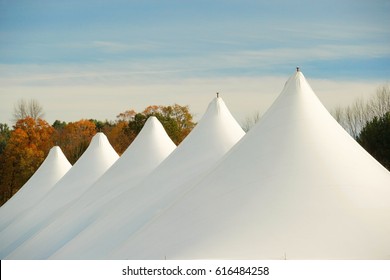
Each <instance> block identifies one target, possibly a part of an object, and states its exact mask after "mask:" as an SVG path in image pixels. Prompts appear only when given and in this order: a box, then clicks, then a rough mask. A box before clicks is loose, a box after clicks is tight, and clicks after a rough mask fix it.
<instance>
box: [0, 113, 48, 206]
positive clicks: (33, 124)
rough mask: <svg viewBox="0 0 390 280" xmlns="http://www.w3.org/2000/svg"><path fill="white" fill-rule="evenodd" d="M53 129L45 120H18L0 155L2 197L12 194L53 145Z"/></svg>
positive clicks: (28, 118)
mask: <svg viewBox="0 0 390 280" xmlns="http://www.w3.org/2000/svg"><path fill="white" fill-rule="evenodd" d="M54 132H55V130H54V128H53V127H52V126H50V125H49V124H48V123H47V122H46V121H44V120H41V119H37V120H35V119H33V118H31V117H27V118H24V119H21V120H18V121H17V123H16V124H15V126H14V130H13V131H12V132H11V137H10V139H9V141H8V143H7V146H6V147H5V149H4V152H3V154H2V155H1V159H0V162H1V166H2V168H1V170H0V172H1V174H0V175H1V176H0V177H1V182H0V187H1V189H2V192H3V200H4V199H6V198H7V196H9V197H11V196H12V195H13V194H14V193H15V192H16V191H18V190H19V188H21V187H22V186H23V185H24V183H25V182H26V181H27V180H28V179H29V178H30V177H31V176H32V175H33V174H34V172H35V171H36V170H37V169H38V167H39V166H40V165H41V163H42V162H43V160H44V159H45V158H46V156H47V154H48V152H49V150H50V148H51V147H52V146H53V135H54Z"/></svg>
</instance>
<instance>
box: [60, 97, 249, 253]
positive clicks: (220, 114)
mask: <svg viewBox="0 0 390 280" xmlns="http://www.w3.org/2000/svg"><path fill="white" fill-rule="evenodd" d="M243 135H244V131H243V130H242V129H241V127H240V126H239V124H238V123H237V122H236V120H235V119H234V118H233V117H232V115H231V114H230V112H229V110H228V109H227V107H226V105H225V103H224V102H223V100H222V98H220V97H219V98H214V99H213V100H212V101H211V103H210V104H209V106H208V108H207V111H206V113H205V114H204V116H203V117H202V119H201V120H200V121H199V123H198V124H197V126H196V127H195V128H194V129H193V131H192V132H191V133H190V134H189V135H188V136H187V137H186V139H185V140H184V141H183V142H182V143H181V144H180V145H179V146H178V147H177V148H176V150H175V151H174V152H173V153H172V154H171V155H170V156H169V157H168V158H167V159H166V160H165V161H164V162H162V163H161V165H159V166H158V167H157V168H156V169H155V170H154V171H153V172H152V173H151V174H150V175H149V176H148V177H147V178H146V179H145V180H144V181H143V182H141V183H140V184H139V185H137V186H136V187H133V188H131V189H129V190H128V191H126V192H125V193H123V194H122V196H121V197H119V198H118V199H116V200H114V201H112V202H111V203H109V204H107V205H106V206H105V207H104V208H103V209H104V211H101V212H102V213H103V215H102V216H101V217H99V219H97V220H96V221H94V223H93V224H91V225H90V226H89V227H88V228H86V229H85V230H84V231H82V232H80V233H79V234H78V235H77V236H76V238H74V239H73V240H71V241H70V242H69V243H68V244H66V245H65V246H64V247H62V248H61V249H60V250H59V251H58V252H57V253H56V254H54V256H53V257H54V258H77V259H78V258H86V259H90V258H92V259H99V258H106V255H107V254H108V252H110V251H111V250H113V249H114V248H115V247H116V246H117V245H118V244H120V243H121V242H123V241H125V240H126V239H127V238H128V236H129V235H131V234H132V233H134V232H135V231H136V230H137V229H138V228H139V227H141V226H142V225H144V224H145V223H148V222H149V221H150V220H151V219H153V217H154V216H155V215H157V214H158V213H159V212H160V211H162V210H163V209H165V208H166V207H169V206H170V205H171V204H172V203H173V202H174V201H175V199H176V198H177V197H178V196H180V195H181V194H182V193H184V192H186V191H187V190H188V188H189V187H190V186H191V185H192V184H193V183H194V182H195V181H197V180H198V179H200V178H201V177H202V176H204V175H205V174H206V173H207V172H208V171H209V170H210V168H211V167H212V166H214V165H215V163H216V162H217V161H218V160H219V159H220V158H221V157H222V156H223V155H224V154H225V153H226V152H227V151H228V150H229V149H230V148H231V147H232V146H233V145H234V144H235V143H236V142H237V141H238V140H239V139H241V137H242V136H243Z"/></svg>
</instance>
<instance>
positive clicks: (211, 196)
mask: <svg viewBox="0 0 390 280" xmlns="http://www.w3.org/2000/svg"><path fill="white" fill-rule="evenodd" d="M161 184H162V185H164V183H161ZM160 187H163V186H160ZM59 256H61V255H59ZM108 257H109V258H114V259H163V258H165V257H166V258H168V259H199V258H200V259H215V258H217V259H283V258H287V259H388V258H390V173H389V172H388V171H387V170H386V169H385V168H384V167H382V166H381V165H380V164H379V163H378V162H377V161H376V160H375V159H374V158H372V157H371V156H370V155H369V154H368V153H367V152H366V151H365V150H364V149H363V148H361V147H360V146H359V145H358V144H357V143H356V142H355V141H354V139H352V138H351V137H350V136H349V135H348V134H347V133H346V132H345V131H344V130H343V129H342V128H341V127H340V126H339V124H338V123H337V122H336V121H335V120H334V119H333V118H332V117H331V115H330V114H329V113H328V112H327V110H326V109H325V108H324V107H323V105H322V104H321V102H320V101H319V100H318V99H317V97H316V96H315V94H314V92H313V90H312V89H311V87H310V86H309V84H308V83H307V81H306V79H305V77H304V76H303V74H302V73H301V72H299V71H298V72H296V73H295V74H294V75H293V76H292V77H291V78H290V79H289V80H288V82H287V83H286V85H285V87H284V89H283V91H282V92H281V94H280V96H279V97H278V98H277V100H276V101H275V102H274V104H273V105H272V106H271V108H270V109H269V110H268V111H267V113H266V114H265V115H264V117H263V118H262V119H261V120H260V122H259V123H258V124H257V125H256V126H255V127H254V128H252V130H251V131H250V132H249V133H248V134H247V135H246V136H245V137H244V138H243V139H242V141H240V142H239V143H238V144H237V145H236V146H235V147H234V148H233V149H232V150H231V151H230V152H229V153H228V154H227V155H226V157H225V158H224V159H223V160H222V161H221V162H220V164H219V165H218V166H217V167H216V168H215V169H214V170H213V171H212V172H211V173H210V174H209V175H208V176H207V177H205V178H204V179H203V180H202V181H201V182H199V183H197V184H196V185H194V186H193V187H192V189H191V190H190V191H188V192H187V193H185V194H183V196H182V197H181V198H180V199H177V200H176V202H175V203H174V204H173V205H171V207H170V208H168V209H164V211H163V212H161V213H160V214H159V215H158V216H155V217H154V220H153V221H151V222H150V223H148V224H146V225H145V226H144V227H143V228H142V229H141V230H139V231H138V232H137V233H136V234H133V235H131V236H130V237H129V239H128V240H127V241H126V242H124V243H121V244H119V245H118V246H117V249H116V250H115V251H113V252H112V254H111V255H109V256H108Z"/></svg>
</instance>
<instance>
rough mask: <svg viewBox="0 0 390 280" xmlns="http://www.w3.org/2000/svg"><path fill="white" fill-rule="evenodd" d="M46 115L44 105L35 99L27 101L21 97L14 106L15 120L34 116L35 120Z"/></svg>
mask: <svg viewBox="0 0 390 280" xmlns="http://www.w3.org/2000/svg"><path fill="white" fill-rule="evenodd" d="M43 116H44V112H43V107H42V106H41V105H40V104H39V102H38V101H37V100H35V99H31V100H29V101H26V100H24V99H21V100H19V101H18V103H17V104H16V105H15V106H14V113H13V117H14V121H15V122H17V121H18V120H21V119H25V118H27V117H30V118H33V119H34V120H38V119H42V118H43Z"/></svg>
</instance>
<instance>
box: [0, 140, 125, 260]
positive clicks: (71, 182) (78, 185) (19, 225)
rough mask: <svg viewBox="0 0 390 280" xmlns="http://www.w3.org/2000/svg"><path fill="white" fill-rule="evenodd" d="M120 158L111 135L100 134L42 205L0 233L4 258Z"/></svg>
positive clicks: (39, 203)
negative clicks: (108, 136)
mask: <svg viewBox="0 0 390 280" xmlns="http://www.w3.org/2000/svg"><path fill="white" fill-rule="evenodd" d="M118 158H119V156H118V154H117V153H116V152H115V150H114V149H113V148H112V146H111V145H110V143H109V142H108V139H107V137H106V136H105V135H104V134H103V133H97V134H96V135H95V136H94V137H93V139H92V141H91V143H90V145H89V147H88V149H87V150H86V151H85V152H84V154H83V155H82V156H81V157H80V159H79V160H78V161H77V162H76V163H75V164H74V165H73V167H72V168H71V169H70V170H69V171H68V172H67V173H66V174H65V175H64V176H63V177H62V178H61V180H59V181H58V182H57V183H56V184H55V185H54V186H53V188H52V189H51V190H50V191H49V192H48V193H47V194H46V195H45V196H44V197H43V198H42V199H41V200H40V201H39V202H38V204H37V205H35V206H34V207H33V208H31V209H30V210H29V211H28V212H27V213H25V215H23V216H20V217H18V219H16V220H15V221H13V222H12V223H11V224H10V225H9V226H8V227H7V228H5V229H4V230H3V231H1V232H0V240H1V243H0V258H4V257H5V256H7V255H8V254H9V253H10V252H12V251H13V250H14V249H15V248H16V247H17V246H19V245H20V244H21V243H22V242H24V241H25V240H26V239H28V238H30V237H31V236H32V235H33V234H35V233H36V232H37V231H38V230H39V229H40V228H41V226H42V225H44V224H45V223H46V222H47V221H48V220H50V219H53V218H54V217H55V215H56V213H58V212H59V211H61V209H63V208H66V207H67V206H68V205H69V204H70V203H71V202H72V201H74V200H75V199H77V198H79V197H80V195H81V194H82V193H83V192H84V191H85V190H86V189H87V188H88V187H89V186H90V185H91V184H93V183H94V182H95V181H96V180H97V179H98V178H99V177H100V176H101V175H102V174H103V173H104V172H105V171H106V170H107V169H108V168H109V167H110V166H111V165H112V164H113V163H114V162H115V161H116V160H117V159H118Z"/></svg>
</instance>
